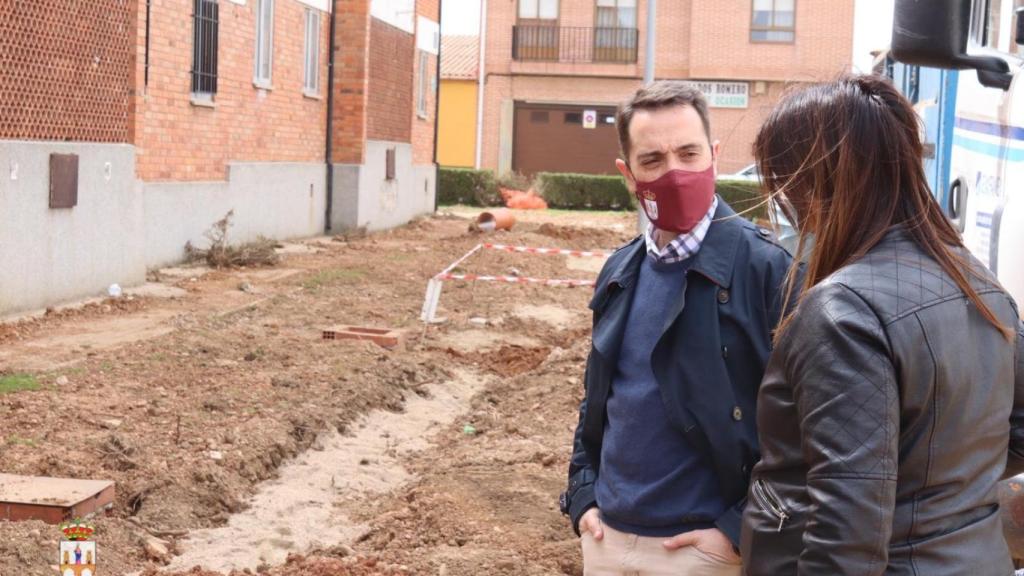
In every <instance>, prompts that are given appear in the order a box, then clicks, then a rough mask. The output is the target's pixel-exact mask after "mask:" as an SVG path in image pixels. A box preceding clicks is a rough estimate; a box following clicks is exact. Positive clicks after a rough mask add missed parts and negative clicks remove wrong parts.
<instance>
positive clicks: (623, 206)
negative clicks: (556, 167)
mask: <svg viewBox="0 0 1024 576" xmlns="http://www.w3.org/2000/svg"><path fill="white" fill-rule="evenodd" d="M537 193H538V194H540V195H541V196H543V197H544V200H545V201H547V203H548V206H550V207H551V208H567V209H571V210H572V209H574V210H580V209H589V210H632V209H633V208H635V207H636V201H635V199H634V197H633V195H632V194H631V193H630V192H629V189H627V188H626V183H625V182H624V181H623V180H622V177H621V176H598V175H593V174H561V173H558V174H556V173H553V172H541V173H540V174H537Z"/></svg>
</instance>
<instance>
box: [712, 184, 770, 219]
mask: <svg viewBox="0 0 1024 576" xmlns="http://www.w3.org/2000/svg"><path fill="white" fill-rule="evenodd" d="M715 191H716V192H718V195H719V196H721V197H722V199H723V200H725V201H726V202H728V203H729V205H730V206H732V209H733V210H735V211H736V212H743V211H745V210H750V212H747V213H745V214H743V216H744V217H745V218H746V219H747V220H754V219H755V218H761V219H764V220H767V219H768V207H767V206H766V205H765V204H763V202H764V197H763V196H762V195H761V187H760V184H758V183H757V182H751V181H748V180H728V179H723V180H717V181H715ZM755 206H756V208H755Z"/></svg>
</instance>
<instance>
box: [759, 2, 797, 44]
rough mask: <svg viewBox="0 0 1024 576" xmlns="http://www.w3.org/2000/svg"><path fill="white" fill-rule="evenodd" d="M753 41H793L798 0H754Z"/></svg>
mask: <svg viewBox="0 0 1024 576" xmlns="http://www.w3.org/2000/svg"><path fill="white" fill-rule="evenodd" d="M753 2H754V9H753V14H752V15H751V20H750V41H751V42H783V43H785V42H793V41H794V40H795V39H796V32H795V28H794V24H795V20H796V0H753Z"/></svg>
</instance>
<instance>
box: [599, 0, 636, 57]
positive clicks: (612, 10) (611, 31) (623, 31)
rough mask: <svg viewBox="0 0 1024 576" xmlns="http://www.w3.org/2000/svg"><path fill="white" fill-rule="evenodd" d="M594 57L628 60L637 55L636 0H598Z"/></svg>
mask: <svg viewBox="0 0 1024 576" xmlns="http://www.w3.org/2000/svg"><path fill="white" fill-rule="evenodd" d="M595 10H596V14H595V18H594V21H595V24H596V25H595V27H594V59H595V60H597V61H599V62H626V61H629V59H630V58H635V57H636V46H637V32H636V0H597V6H596V8H595Z"/></svg>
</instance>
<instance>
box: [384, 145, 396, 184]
mask: <svg viewBox="0 0 1024 576" xmlns="http://www.w3.org/2000/svg"><path fill="white" fill-rule="evenodd" d="M384 162H385V166H384V178H385V179H387V180H394V179H395V149H394V148H388V151H387V153H386V154H385V156H384Z"/></svg>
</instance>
